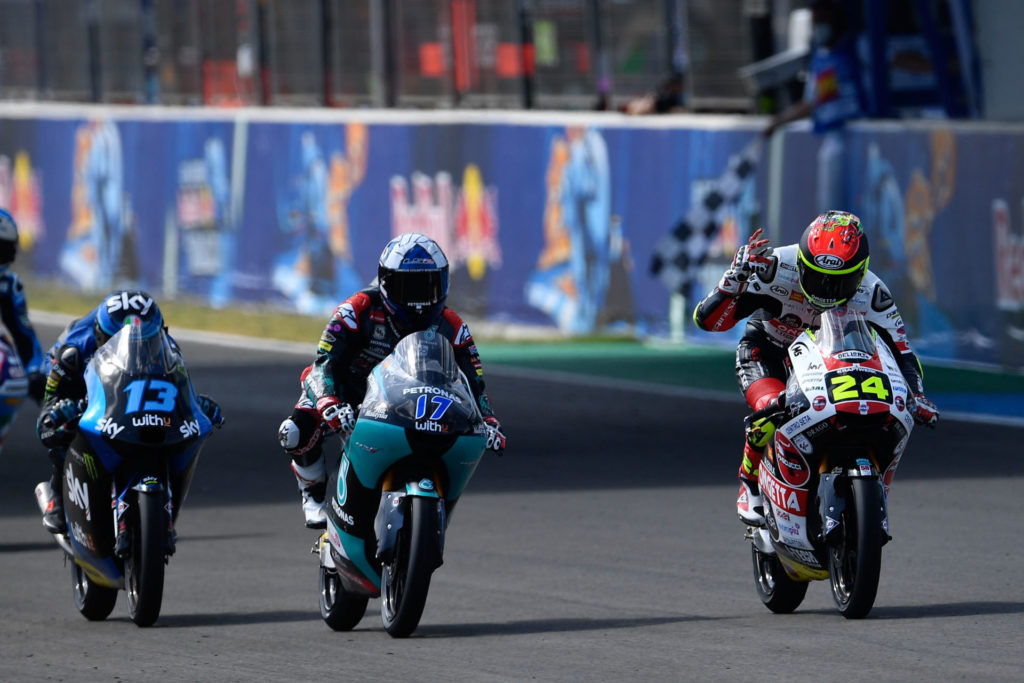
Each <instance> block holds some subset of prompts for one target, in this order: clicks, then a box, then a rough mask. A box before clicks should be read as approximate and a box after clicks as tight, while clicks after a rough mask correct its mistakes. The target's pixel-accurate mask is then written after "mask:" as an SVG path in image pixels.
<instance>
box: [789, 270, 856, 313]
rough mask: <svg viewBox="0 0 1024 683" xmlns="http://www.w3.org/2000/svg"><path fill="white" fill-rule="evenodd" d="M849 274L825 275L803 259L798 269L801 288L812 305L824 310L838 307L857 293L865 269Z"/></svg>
mask: <svg viewBox="0 0 1024 683" xmlns="http://www.w3.org/2000/svg"><path fill="white" fill-rule="evenodd" d="M865 265H866V264H861V266H860V268H857V269H855V270H852V271H850V272H849V273H824V272H822V271H820V270H815V269H814V268H811V267H809V266H808V265H807V264H805V263H804V262H803V260H802V259H801V260H800V261H799V262H798V264H797V267H798V268H799V272H800V288H801V289H803V290H804V294H805V295H806V296H807V298H808V299H810V301H811V303H812V304H815V305H816V306H820V307H822V308H830V307H832V306H838V305H839V304H841V303H843V302H844V301H846V300H847V299H849V298H850V297H851V296H853V295H854V294H856V293H857V287H858V286H860V281H861V280H862V279H863V278H864V268H865Z"/></svg>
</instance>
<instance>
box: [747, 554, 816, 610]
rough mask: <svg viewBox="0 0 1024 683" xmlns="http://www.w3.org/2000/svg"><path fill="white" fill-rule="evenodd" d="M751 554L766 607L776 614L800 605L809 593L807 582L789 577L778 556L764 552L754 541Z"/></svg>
mask: <svg viewBox="0 0 1024 683" xmlns="http://www.w3.org/2000/svg"><path fill="white" fill-rule="evenodd" d="M750 555H751V557H752V558H753V560H754V586H755V587H756V588H757V596H758V597H759V598H761V602H763V603H764V605H765V607H767V608H768V609H770V610H771V611H773V612H775V613H776V614H789V613H790V612H792V611H793V610H795V609H796V608H797V607H799V606H800V603H801V602H803V601H804V596H805V595H807V582H806V581H794V580H793V579H791V578H789V574H787V573H786V570H785V569H783V568H782V563H780V562H779V558H778V557H776V556H775V555H768V554H766V553H762V552H761V551H760V550H758V549H757V548H756V547H755V546H754V544H753V543H751V544H750Z"/></svg>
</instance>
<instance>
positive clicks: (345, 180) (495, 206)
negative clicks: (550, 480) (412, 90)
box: [0, 105, 1024, 367]
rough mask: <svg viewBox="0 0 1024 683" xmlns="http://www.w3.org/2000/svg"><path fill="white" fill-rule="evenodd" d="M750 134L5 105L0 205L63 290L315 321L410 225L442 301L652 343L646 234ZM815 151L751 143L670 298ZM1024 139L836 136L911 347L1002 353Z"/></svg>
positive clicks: (989, 355)
mask: <svg viewBox="0 0 1024 683" xmlns="http://www.w3.org/2000/svg"><path fill="white" fill-rule="evenodd" d="M758 129H759V125H758V123H757V122H756V121H754V120H744V119H741V118H730V119H707V118H699V117H678V118H677V117H670V118H669V117H664V118H659V119H636V118H635V119H630V118H624V117H617V116H600V115H597V116H565V117H562V118H556V117H554V116H552V115H548V116H526V115H514V114H494V115H489V116H484V115H480V114H472V113H466V114H459V113H447V114H445V113H440V114H437V113H434V114H418V115H416V114H407V115H404V116H401V115H399V116H396V115H388V116H385V115H381V114H377V113H373V112H345V113H331V112H327V113H317V114H310V113H308V112H305V113H303V112H269V113H268V112H262V111H243V112H240V115H239V113H231V114H226V113H221V112H205V111H202V110H199V111H197V110H140V109H135V108H125V109H120V108H109V107H108V108H97V109H83V108H78V109H64V108H60V107H42V108H32V107H23V106H17V105H4V106H0V203H2V204H4V205H6V206H9V207H11V208H12V209H13V211H14V213H15V215H16V217H17V218H18V220H19V224H20V226H21V228H22V247H23V252H24V253H25V254H27V256H28V258H29V259H30V263H31V267H32V268H33V270H34V271H35V272H36V273H37V274H39V275H43V276H52V277H58V278H61V279H63V280H65V281H67V282H68V283H69V284H72V285H74V286H75V287H76V288H78V289H82V290H91V291H96V292H102V291H106V290H108V289H109V288H111V287H113V286H115V285H121V284H124V283H134V284H137V285H139V286H142V287H145V288H147V289H149V290H150V291H152V292H153V293H154V294H157V295H158V296H162V297H169V296H179V295H188V296H190V297H196V298H200V299H203V300H206V301H209V302H210V303H211V304H212V305H215V306H225V305H228V304H230V303H233V302H251V303H258V304H265V305H271V306H277V307H281V308H283V309H288V310H299V311H304V312H308V313H312V314H317V315H323V314H326V313H327V312H329V311H330V310H331V309H332V308H333V307H334V305H336V303H337V302H338V301H339V300H340V299H342V298H344V297H345V296H347V295H348V294H350V293H351V292H352V291H354V290H355V289H357V288H359V287H361V286H363V285H365V283H367V282H369V281H370V280H371V279H372V278H373V277H374V275H375V267H376V259H377V256H378V255H379V252H380V249H381V247H382V246H383V244H384V243H385V242H386V241H387V240H388V239H389V238H390V237H391V236H392V235H393V234H395V233H398V232H404V231H410V230H416V231H419V232H424V233H427V234H429V235H430V236H432V237H434V238H435V239H437V240H438V241H439V242H440V243H441V245H442V247H443V248H444V249H445V251H446V252H447V253H448V254H449V257H450V259H451V261H452V263H453V273H452V280H453V291H452V296H451V298H450V301H449V303H450V305H452V306H453V307H454V308H456V310H459V311H460V312H461V313H463V314H464V315H465V316H467V317H470V318H485V319H490V320H496V321H505V322H510V323H529V324H544V325H552V326H557V327H559V328H561V329H562V330H564V331H566V332H570V333H590V332H594V331H609V330H616V331H628V332H635V333H637V334H641V335H645V334H664V333H666V331H667V329H668V319H669V306H670V303H669V292H668V291H666V290H665V288H664V287H663V286H662V285H661V284H660V283H659V282H658V281H657V280H656V279H655V278H654V277H652V275H651V274H650V271H649V264H650V262H651V257H652V255H653V253H654V248H655V245H656V244H657V242H658V241H659V240H660V239H661V238H662V237H663V236H664V235H665V234H666V233H667V232H668V231H669V229H670V228H672V226H673V225H675V223H676V222H677V221H678V220H679V218H680V217H681V216H682V215H684V214H685V213H686V211H687V209H688V208H689V207H690V206H691V204H692V203H693V202H694V201H695V198H697V197H700V196H703V194H702V193H704V192H706V188H707V186H708V184H709V183H710V181H712V180H714V179H715V178H717V177H718V176H719V175H720V174H721V173H722V171H723V169H724V168H725V167H726V165H727V163H728V161H729V159H730V157H732V156H734V155H736V154H738V153H739V152H740V151H742V150H743V149H744V148H745V147H746V146H747V145H748V144H750V143H751V141H752V140H755V139H756V137H757V131H758ZM819 142H820V141H819V140H818V139H817V138H815V137H814V136H813V135H811V134H810V133H809V132H807V131H805V130H802V129H799V128H798V129H795V130H790V131H788V132H786V133H785V134H784V136H783V137H782V138H781V139H780V141H779V142H778V143H776V144H775V145H773V146H772V147H771V154H775V155H781V159H783V160H784V161H785V163H775V164H773V163H771V156H770V154H768V153H767V152H766V153H765V154H763V155H762V159H761V163H760V166H759V168H758V172H757V173H756V174H754V177H753V179H751V180H748V181H746V184H745V187H744V188H743V190H742V191H741V192H739V193H738V195H737V196H738V199H737V200H736V201H735V202H733V204H732V205H730V206H729V207H727V211H725V212H724V213H722V214H721V215H720V219H721V220H720V224H719V226H718V230H717V232H716V233H715V235H714V236H713V239H712V240H711V242H710V244H709V245H708V249H707V260H706V262H705V264H704V266H703V269H702V274H701V278H700V282H699V283H698V284H697V285H696V286H695V287H694V288H693V289H692V291H690V292H689V295H690V296H689V301H688V302H687V304H686V305H687V306H688V307H689V306H692V303H693V301H692V300H693V298H694V297H697V296H700V294H701V293H702V291H701V290H702V289H703V288H705V287H708V286H710V285H711V284H713V282H714V281H715V280H716V279H717V276H718V274H720V273H721V270H722V269H723V268H724V265H725V264H726V263H727V262H728V261H729V259H730V258H731V255H732V252H733V251H734V249H735V248H736V245H737V244H739V243H740V242H741V241H744V240H745V239H746V236H747V234H749V232H750V230H751V228H752V227H753V226H757V225H764V224H766V223H770V225H769V227H770V230H769V232H770V234H772V235H773V236H774V237H775V238H776V239H778V240H781V241H784V242H787V241H793V240H795V239H796V237H797V236H798V235H799V233H800V231H801V230H802V229H803V227H804V226H805V225H806V224H807V223H808V222H809V221H810V219H811V218H813V216H814V215H815V213H816V210H815V206H814V194H815V193H814V187H815V178H816V155H817V150H818V147H819ZM1022 142H1024V128H1003V129H994V128H986V127H969V126H963V125H957V126H950V125H943V124H934V125H930V126H923V125H922V126H915V127H907V126H893V125H891V124H890V125H881V124H869V123H864V124H860V125H858V126H856V127H854V128H853V129H852V130H850V131H849V132H848V133H847V140H846V150H845V154H846V157H845V162H844V164H845V167H846V168H847V171H848V173H847V193H848V197H849V199H848V202H849V208H850V209H851V210H853V211H855V212H857V213H858V214H860V215H861V218H862V219H863V220H864V222H865V224H866V226H867V229H868V232H869V235H870V237H871V240H872V260H871V266H872V269H873V270H875V271H876V272H878V273H879V274H880V275H881V276H882V277H883V278H884V279H886V281H888V282H889V283H890V285H891V286H892V288H893V290H894V292H895V293H896V295H897V300H898V302H899V303H900V305H901V308H902V309H903V312H904V316H905V318H906V319H907V323H908V328H909V329H910V331H911V333H912V334H913V335H914V336H913V337H912V338H913V339H914V340H915V342H916V344H915V346H916V347H917V348H918V349H919V350H920V351H921V352H922V353H923V355H925V356H930V357H934V358H941V359H947V360H953V361H972V362H979V363H985V364H993V365H995V364H1003V365H1012V366H1015V367H1020V366H1021V364H1022V361H1021V358H1022V354H1021V351H1022V344H1024V341H1022V340H1024V312H1022V311H1024V238H1022V236H1021V234H1022V231H1021V227H1020V226H1021V222H1022V221H1024V217H1022V215H1021V208H1022V203H1021V202H1022V199H1024V196H1022V195H1024V156H1022V155H1020V154H1017V153H1015V151H1016V148H1017V146H1019V145H1020V144H1021V143H1022ZM769 170H773V171H775V172H776V174H777V177H775V178H774V179H771V178H769V177H768V176H769ZM768 206H771V207H774V209H773V210H772V211H771V212H769V211H766V210H765V207H768ZM769 214H770V215H769ZM20 263H21V265H20V266H19V267H21V268H24V267H25V265H24V264H25V261H24V260H22V261H21V262H20Z"/></svg>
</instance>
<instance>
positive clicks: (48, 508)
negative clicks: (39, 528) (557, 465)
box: [36, 463, 68, 534]
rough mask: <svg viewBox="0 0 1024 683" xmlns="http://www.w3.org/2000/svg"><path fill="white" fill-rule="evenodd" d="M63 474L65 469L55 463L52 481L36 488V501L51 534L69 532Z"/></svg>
mask: <svg viewBox="0 0 1024 683" xmlns="http://www.w3.org/2000/svg"><path fill="white" fill-rule="evenodd" d="M62 473H63V467H60V468H58V467H57V464H56V463H54V467H53V471H52V472H51V473H50V481H48V482H42V483H40V484H39V485H38V486H36V500H37V502H38V503H39V508H40V509H41V510H42V512H43V527H44V528H45V529H46V530H47V531H49V532H50V533H51V534H66V533H67V532H68V525H67V522H66V521H65V520H64V491H63V489H62V488H61V481H60V475H61V474H62ZM47 489H49V490H47Z"/></svg>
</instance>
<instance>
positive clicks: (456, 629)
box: [416, 616, 720, 638]
mask: <svg viewBox="0 0 1024 683" xmlns="http://www.w3.org/2000/svg"><path fill="white" fill-rule="evenodd" d="M694 621H720V620H719V619H712V618H711V617H697V616H678V617H638V618H635V619H572V618H569V619H523V620H520V621H507V622H502V623H494V622H489V623H475V624H444V625H437V626H431V625H421V626H420V627H419V628H418V629H417V630H416V635H418V636H421V637H423V638H472V637H477V636H497V635H528V634H535V633H567V632H578V631H606V630H611V629H626V628H643V627H646V626H661V625H664V624H681V623H686V622H694Z"/></svg>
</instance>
